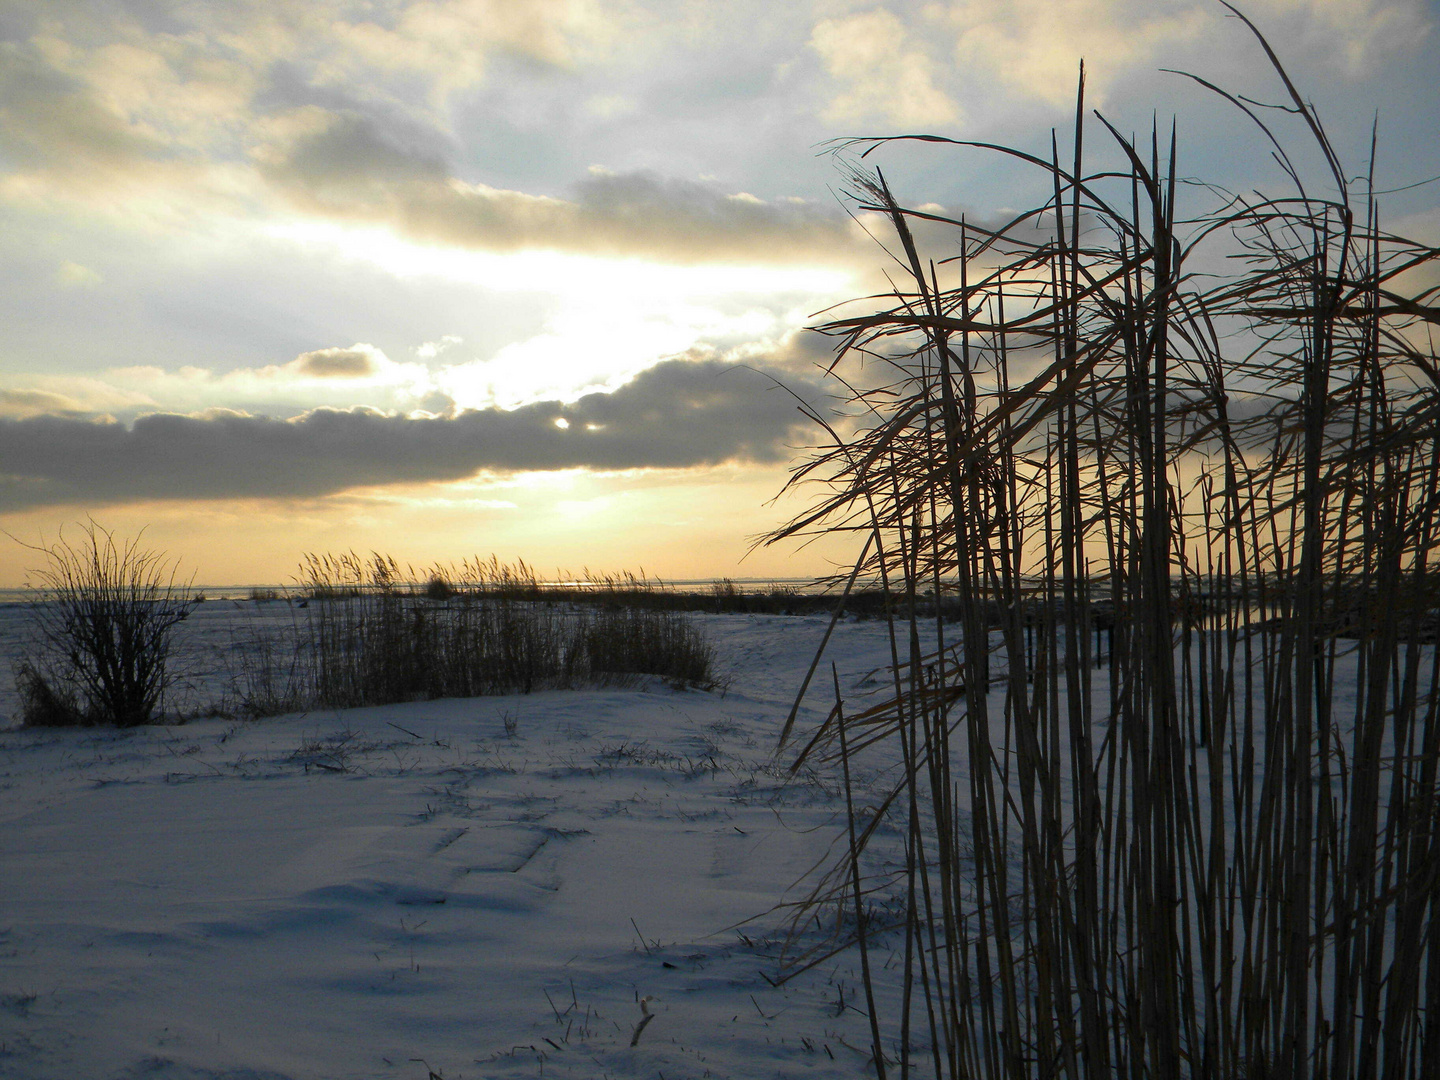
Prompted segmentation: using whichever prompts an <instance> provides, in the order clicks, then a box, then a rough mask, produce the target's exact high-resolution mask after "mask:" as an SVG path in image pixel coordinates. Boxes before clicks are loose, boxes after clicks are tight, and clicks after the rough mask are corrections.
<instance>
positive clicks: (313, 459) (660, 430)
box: [0, 360, 823, 511]
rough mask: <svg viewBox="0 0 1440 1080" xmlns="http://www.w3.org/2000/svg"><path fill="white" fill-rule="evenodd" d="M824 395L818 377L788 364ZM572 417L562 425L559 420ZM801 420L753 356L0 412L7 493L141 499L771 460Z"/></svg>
mask: <svg viewBox="0 0 1440 1080" xmlns="http://www.w3.org/2000/svg"><path fill="white" fill-rule="evenodd" d="M785 382H786V385H788V386H789V387H791V389H792V390H794V391H795V392H796V393H798V394H799V395H801V396H802V397H804V398H805V399H807V400H810V401H814V402H819V401H821V400H822V396H823V391H822V390H821V388H820V387H819V385H818V384H817V383H816V382H814V381H812V380H808V379H804V378H801V377H798V376H794V375H789V376H786V377H785ZM560 419H563V420H565V421H566V422H567V424H568V427H564V428H562V427H560V426H558V425H557V423H556V421H557V420H560ZM806 428H807V421H805V419H804V418H803V416H802V415H801V414H800V413H799V412H798V411H797V408H796V400H795V398H794V397H792V396H791V395H790V394H789V393H786V392H784V391H782V390H781V389H779V388H778V387H777V386H775V385H774V384H773V383H772V382H770V381H768V380H767V379H765V378H763V377H761V375H759V374H757V373H756V372H755V371H750V370H745V369H737V368H732V367H729V366H727V365H724V364H720V363H715V362H706V363H691V362H687V361H679V360H675V361H668V362H666V363H663V364H660V365H659V366H657V367H655V368H652V369H650V370H649V371H646V372H645V373H643V374H642V375H640V376H639V377H638V378H636V379H635V380H634V381H633V382H631V383H628V384H626V385H625V386H623V387H621V388H620V389H618V390H615V391H613V392H612V393H597V394H590V395H587V396H586V397H583V398H580V399H579V400H578V401H575V402H573V403H571V404H561V403H559V402H554V401H547V402H537V403H535V404H531V405H527V406H524V407H522V408H518V409H512V410H508V411H507V410H500V409H486V410H475V411H469V412H462V413H458V414H456V415H454V416H453V417H442V418H418V419H417V418H411V417H407V416H402V415H388V414H384V413H380V412H377V411H375V410H372V409H352V410H348V411H341V410H334V409H317V410H315V411H313V412H310V413H308V414H306V415H304V416H301V417H298V418H295V419H293V420H275V419H270V418H268V417H263V416H250V415H246V414H242V413H237V412H233V411H229V410H211V411H209V412H207V413H206V414H204V415H198V416H182V415H176V414H151V415H148V416H143V417H141V418H139V419H138V420H136V421H135V423H134V424H133V426H131V427H128V428H127V427H126V426H125V425H123V424H118V423H113V422H110V423H104V422H98V423H97V422H94V421H92V420H86V419H79V418H72V417H62V416H52V415H46V416H32V417H29V418H25V419H18V420H12V419H0V462H3V463H4V464H3V466H0V509H4V510H6V511H14V510H19V509H23V508H26V507H32V506H42V505H54V504H62V503H63V504H79V505H104V504H115V503H125V502H131V501H136V500H142V499H224V498H256V497H258V498H278V499H285V498H312V497H318V496H324V495H329V494H333V493H336V492H340V491H344V490H347V489H349V488H355V487H371V486H381V485H386V484H399V483H420V482H427V481H452V480H460V479H464V478H467V477H470V476H473V475H475V474H476V473H477V472H480V471H482V470H488V471H494V472H511V471H519V470H554V469H571V468H577V467H579V468H587V469H597V470H615V469H644V468H667V469H683V468H689V467H694V466H706V465H715V464H718V463H721V462H727V461H747V462H771V461H778V460H783V459H785V458H786V457H788V455H789V450H788V448H787V446H788V444H789V443H791V442H792V441H793V440H795V439H796V438H797V437H799V436H800V435H801V434H802V433H803V432H804V431H805V430H806Z"/></svg>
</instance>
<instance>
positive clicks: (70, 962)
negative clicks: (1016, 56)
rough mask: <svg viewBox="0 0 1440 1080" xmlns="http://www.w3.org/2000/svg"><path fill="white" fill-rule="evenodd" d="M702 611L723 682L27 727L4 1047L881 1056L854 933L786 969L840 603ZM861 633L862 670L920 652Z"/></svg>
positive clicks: (207, 631)
mask: <svg viewBox="0 0 1440 1080" xmlns="http://www.w3.org/2000/svg"><path fill="white" fill-rule="evenodd" d="M250 607H251V608H252V609H253V607H254V605H250ZM283 608H284V605H283V604H282V605H277V609H283ZM237 611H239V608H236V607H234V606H233V605H229V604H228V602H227V603H226V604H224V605H222V604H219V603H214V602H212V603H211V604H207V605H204V606H203V607H202V608H201V609H199V611H198V613H197V616H196V617H195V619H194V620H193V625H191V626H189V628H188V632H189V633H190V634H191V637H190V638H189V639H188V641H189V643H188V645H187V648H190V649H192V650H197V652H196V655H198V654H199V653H201V652H204V651H205V650H206V649H209V650H211V651H212V652H218V653H223V651H224V650H225V649H227V648H230V647H232V643H233V640H234V638H233V634H231V630H230V622H231V621H232V620H233V618H234V617H236V616H235V615H234V612H237ZM7 614H8V615H9V616H10V618H8V619H0V648H3V649H5V650H7V651H13V649H14V648H15V647H16V643H17V642H19V641H23V629H21V628H19V627H18V626H17V624H16V623H15V622H14V621H13V616H14V615H15V614H16V611H15V609H10V610H9V612H8V613H7ZM274 617H277V618H279V617H284V616H282V615H281V614H280V613H279V612H278V611H277V613H276V614H275V616H274ZM704 621H705V624H706V626H707V627H708V628H709V629H710V631H711V632H712V634H713V636H714V639H715V641H716V644H717V646H718V647H719V651H720V654H721V668H722V670H723V671H724V673H725V674H726V675H727V676H728V678H729V687H728V690H727V691H726V692H724V693H719V692H716V693H702V692H694V691H690V692H677V691H673V690H670V689H667V688H665V687H663V686H661V685H658V684H656V685H651V686H644V687H638V688H632V689H603V690H592V691H583V692H556V693H543V694H535V695H532V696H528V697H507V698H481V699H474V700H449V701H436V702H425V703H414V704H406V705H396V706H389V707H384V708H372V709H358V710H349V711H344V712H335V711H328V712H312V713H309V714H304V715H291V716H285V717H278V718H273V719H268V720H263V721H255V722H234V721H229V720H220V719H201V720H195V721H192V722H190V723H187V724H184V725H179V726H173V727H155V728H147V729H138V730H133V731H126V732H115V731H58V732H56V731H19V730H9V731H0V1076H3V1077H25V1078H37V1080H39V1078H47V1080H48V1078H53V1080H62V1078H63V1080H78V1078H111V1077H114V1078H121V1077H123V1078H140V1077H153V1078H157V1080H182V1078H183V1080H199V1078H214V1077H229V1078H236V1080H238V1078H242V1077H244V1078H254V1080H259V1078H267V1080H269V1078H282V1077H293V1078H317V1080H318V1078H325V1080H338V1078H350V1077H405V1078H409V1077H415V1078H419V1080H427V1078H428V1077H429V1075H430V1074H431V1073H432V1072H433V1074H434V1075H435V1076H437V1077H443V1078H444V1080H460V1078H476V1077H497V1078H498V1077H522V1076H524V1077H529V1076H541V1075H543V1076H557V1077H566V1076H568V1077H595V1078H600V1077H605V1076H609V1077H647V1078H651V1077H664V1078H666V1080H680V1078H683V1077H853V1076H858V1075H861V1074H862V1073H863V1072H864V1071H865V1061H866V1059H867V1056H868V1055H867V1054H865V1053H864V1052H862V1051H861V1050H860V1049H858V1048H860V1047H864V1046H866V1045H867V1044H868V1041H869V1038H868V1030H867V1028H866V1021H865V1018H864V1016H863V1014H861V1013H860V1012H859V1011H858V1010H857V1009H855V1008H854V1007H853V1005H852V1004H851V1002H853V1001H854V1000H855V997H856V995H857V994H858V990H857V989H856V988H857V985H858V982H859V979H858V975H857V973H856V972H854V971H852V970H851V960H850V959H849V958H846V959H843V960H834V961H831V962H829V963H827V964H824V965H821V966H820V967H818V968H816V969H815V970H814V971H812V972H810V973H809V974H807V975H806V976H804V977H802V978H800V979H798V980H796V981H793V982H791V983H788V984H786V985H785V986H784V987H781V988H776V987H772V986H771V985H770V983H769V982H768V981H767V979H766V978H765V975H766V974H771V975H773V974H774V971H775V965H774V961H773V959H772V958H771V955H770V953H771V949H770V947H769V946H768V945H767V943H766V941H765V936H766V933H767V930H769V929H771V928H773V927H774V926H775V925H776V923H777V920H778V916H770V917H765V914H764V913H766V912H767V911H768V910H769V909H771V907H772V906H773V905H774V904H775V903H776V902H777V900H779V899H780V898H781V897H782V896H783V895H784V893H785V891H786V889H787V887H788V886H790V885H791V884H792V883H793V882H794V881H795V880H796V879H797V878H798V877H799V876H800V875H801V874H802V873H803V872H804V871H805V870H806V869H807V868H808V867H810V866H811V865H812V864H813V863H814V862H815V861H816V860H817V859H820V858H822V857H823V856H824V855H825V853H826V850H827V847H828V845H830V843H831V842H832V841H833V840H834V838H835V836H836V835H837V831H836V826H837V825H838V823H839V821H840V819H838V818H837V816H836V815H837V812H840V811H842V810H843V800H841V799H840V798H839V796H838V792H837V791H836V790H835V788H834V787H833V786H832V785H829V784H827V783H825V782H823V781H816V780H814V779H807V780H804V781H801V782H789V781H788V780H787V777H786V774H785V772H784V770H783V769H781V768H778V767H777V766H776V763H775V762H774V761H773V760H772V750H773V748H774V742H775V737H776V734H777V732H778V730H779V726H780V721H781V720H782V718H783V716H784V714H785V712H786V710H787V708H788V705H789V698H790V695H793V693H794V691H795V689H796V688H797V687H798V685H799V683H800V680H801V678H802V676H803V673H804V669H805V666H806V664H807V663H808V661H809V659H810V656H811V653H812V651H813V649H814V648H815V646H816V644H817V643H818V641H819V638H820V636H821V634H822V633H823V630H824V620H822V619H818V618H787V617H782V616H743V615H742V616H710V617H705V619H704ZM832 651H833V655H834V656H835V658H836V659H838V661H839V664H840V670H841V678H842V682H844V683H845V684H846V685H849V684H852V683H854V682H855V681H856V679H858V678H859V677H860V676H861V674H862V673H864V672H865V671H867V670H869V669H871V668H873V667H875V666H877V665H878V664H880V663H882V662H883V661H884V659H885V657H886V656H887V655H888V651H887V647H886V646H885V642H884V638H883V628H882V627H881V626H880V625H879V624H874V623H859V624H853V623H852V624H846V625H842V626H841V627H840V628H839V630H838V631H837V641H836V643H835V644H834V645H832ZM200 666H203V665H197V667H196V670H197V671H199V670H200ZM827 672H828V669H827ZM0 677H3V676H0ZM5 681H8V680H5ZM202 681H203V680H202ZM817 682H821V680H818V679H817ZM828 683H829V680H828V677H827V679H825V680H824V684H825V685H827V686H828ZM217 685H218V684H217ZM811 704H812V706H813V707H812V708H810V709H809V710H807V712H806V713H805V714H804V715H803V716H802V719H801V725H802V730H803V728H804V727H811V728H813V725H814V724H815V723H816V722H818V720H819V719H820V718H821V715H822V712H821V707H822V706H823V705H824V704H826V703H825V702H823V701H822V700H820V698H819V696H817V697H816V699H815V700H814V701H813V702H812V703H811ZM12 709H13V703H12V702H11V701H9V700H3V701H0V712H9V711H11V710H12ZM0 726H3V721H0ZM755 916H761V918H760V919H759V920H758V921H756V922H751V923H745V925H739V924H742V923H744V922H745V920H749V919H751V918H752V917H755ZM644 998H649V999H651V1000H650V1001H649V1002H648V1004H647V1005H646V1008H648V1009H649V1011H650V1012H652V1013H654V1014H655V1015H654V1019H653V1020H651V1021H650V1022H648V1024H647V1025H646V1026H645V1027H644V1030H643V1031H642V1032H641V1034H640V1039H639V1044H638V1046H635V1047H633V1048H632V1047H631V1045H630V1043H631V1041H632V1037H633V1032H634V1030H635V1027H636V1025H637V1023H638V1022H639V1021H640V1020H641V1017H642V1015H643V1014H642V1005H641V1000H642V999H644Z"/></svg>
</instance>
